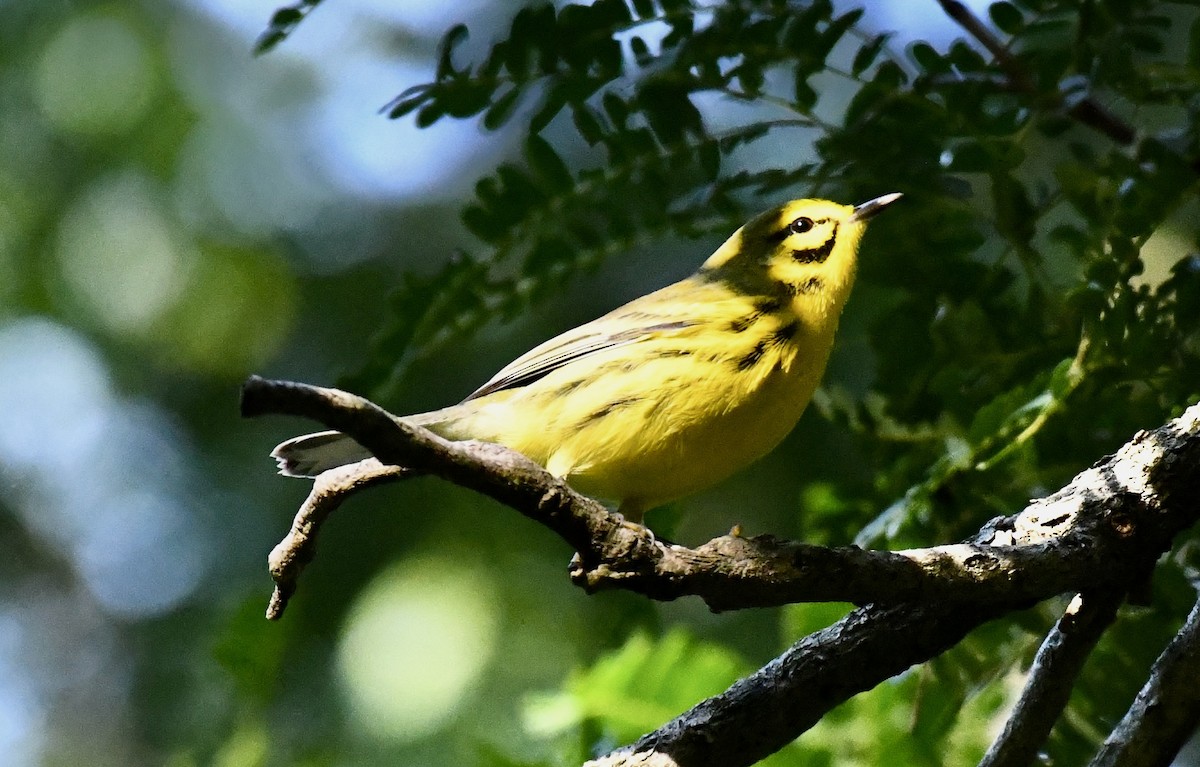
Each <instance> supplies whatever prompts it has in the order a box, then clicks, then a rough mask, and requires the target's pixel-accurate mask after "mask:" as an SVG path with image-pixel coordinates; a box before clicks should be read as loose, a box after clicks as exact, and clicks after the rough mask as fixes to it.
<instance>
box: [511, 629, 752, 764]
mask: <svg viewBox="0 0 1200 767" xmlns="http://www.w3.org/2000/svg"><path fill="white" fill-rule="evenodd" d="M749 670H750V669H749V666H748V664H747V663H746V662H745V661H744V660H742V659H741V658H740V657H738V656H737V655H736V654H735V653H733V652H732V651H730V650H728V649H726V648H725V647H723V646H721V645H718V644H715V643H712V642H704V641H701V640H697V639H695V638H693V637H692V636H690V635H689V634H688V633H687V632H686V631H684V630H683V629H674V630H672V631H671V632H669V633H668V634H666V635H665V636H663V637H661V638H658V639H654V638H651V637H650V636H648V635H646V634H645V633H637V634H634V635H633V636H632V637H630V638H629V640H628V641H626V642H625V644H624V646H622V647H621V648H620V649H618V650H616V651H614V652H611V653H608V654H606V655H604V656H602V657H601V658H600V659H599V660H597V661H596V663H595V664H593V665H592V666H591V667H590V668H588V669H585V670H583V671H581V672H577V673H575V674H572V675H571V678H570V679H569V680H568V681H567V683H566V685H565V689H564V690H563V691H562V692H559V693H550V694H544V695H540V696H536V697H534V698H532V699H531V700H530V701H529V703H528V704H527V705H526V711H525V720H526V723H527V725H526V726H527V727H528V728H529V729H531V730H533V731H535V732H541V733H548V732H554V731H562V730H564V729H567V728H571V727H579V726H580V725H581V724H582V723H583V722H585V721H587V720H593V721H595V722H596V723H597V724H599V725H600V727H601V728H602V729H603V730H604V732H606V733H608V734H609V735H610V736H611V737H612V738H614V739H615V740H617V741H619V742H627V741H631V740H633V739H634V738H636V737H637V736H639V735H641V734H643V733H645V732H649V731H650V730H653V729H654V728H656V727H658V726H659V725H661V724H662V723H663V722H665V721H667V720H668V719H670V718H671V717H673V716H675V715H677V714H679V713H681V712H683V711H686V710H687V709H688V708H689V707H691V706H693V705H695V704H696V703H698V702H700V701H701V700H703V699H704V698H707V697H710V696H712V695H715V694H717V693H719V692H721V691H723V690H724V689H726V688H727V687H728V686H729V685H731V684H733V683H734V682H735V681H737V679H738V678H740V677H741V676H743V675H745V674H746V673H748V672H749Z"/></svg>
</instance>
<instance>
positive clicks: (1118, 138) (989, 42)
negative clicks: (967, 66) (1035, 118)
mask: <svg viewBox="0 0 1200 767" xmlns="http://www.w3.org/2000/svg"><path fill="white" fill-rule="evenodd" d="M937 3H938V5H940V6H941V7H942V10H943V11H945V13H946V15H947V16H949V17H950V18H951V19H954V21H956V22H958V25H959V26H960V27H962V28H963V29H964V30H966V32H967V33H968V34H969V35H971V37H973V38H975V39H976V40H977V41H979V44H980V45H982V46H983V47H984V48H986V49H987V51H988V53H990V54H992V58H994V59H995V60H996V64H998V65H999V66H1000V68H1001V69H1002V70H1004V74H1005V75H1006V76H1007V77H1008V79H1009V80H1010V81H1011V82H1012V84H1013V86H1014V87H1016V88H1018V89H1019V90H1021V91H1024V92H1025V93H1027V94H1029V95H1031V96H1034V97H1039V98H1046V97H1049V98H1052V99H1053V103H1054V105H1055V106H1056V107H1063V108H1065V109H1066V111H1067V114H1069V115H1070V116H1071V117H1073V118H1074V119H1076V120H1077V121H1079V122H1080V123H1082V124H1084V125H1087V126H1088V127H1090V128H1092V129H1094V130H1097V131H1099V132H1100V133H1103V134H1104V135H1105V136H1108V137H1109V138H1110V139H1112V140H1113V141H1115V142H1117V143H1118V144H1120V145H1121V146H1129V145H1130V144H1132V143H1133V142H1134V140H1135V139H1136V138H1137V131H1135V130H1134V128H1133V126H1131V125H1129V123H1127V122H1125V121H1124V120H1122V119H1121V118H1119V117H1117V116H1116V115H1114V114H1113V113H1112V112H1110V111H1108V109H1106V108H1105V107H1104V106H1103V105H1102V104H1100V103H1099V102H1098V101H1096V100H1095V99H1094V98H1092V97H1091V96H1085V97H1083V98H1081V99H1079V100H1078V101H1074V100H1072V103H1071V104H1067V102H1066V99H1064V98H1063V95H1062V94H1061V93H1059V92H1057V91H1054V92H1053V93H1045V92H1043V91H1041V90H1039V88H1038V86H1037V83H1035V82H1034V80H1033V78H1032V77H1030V76H1029V73H1028V72H1027V71H1026V70H1025V67H1024V66H1022V65H1021V62H1020V61H1018V60H1017V57H1016V56H1014V55H1013V54H1012V52H1011V51H1009V49H1008V47H1007V46H1006V45H1004V43H1002V42H1000V40H999V39H998V38H997V37H996V36H995V35H994V34H992V30H991V29H989V28H988V26H987V25H986V24H984V23H983V22H982V21H981V20H980V19H979V17H978V16H976V15H975V14H974V13H972V12H971V9H970V8H968V7H967V6H965V5H963V4H962V3H961V2H959V0H937Z"/></svg>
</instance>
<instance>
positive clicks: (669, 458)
mask: <svg viewBox="0 0 1200 767" xmlns="http://www.w3.org/2000/svg"><path fill="white" fill-rule="evenodd" d="M685 297H687V298H688V300H694V301H695V303H692V304H691V305H690V306H689V307H688V309H687V316H688V317H689V324H687V325H686V326H685V327H681V328H677V329H673V330H672V331H670V332H662V333H660V334H657V335H654V336H652V337H649V338H646V339H643V340H641V341H639V342H636V343H633V344H630V345H627V346H621V347H616V348H613V349H611V350H608V351H605V352H602V353H599V354H594V355H592V356H590V357H589V358H588V364H587V365H582V364H579V365H567V366H564V367H562V368H560V369H558V370H555V371H554V372H552V373H550V374H549V375H547V376H545V377H544V378H542V379H540V380H538V381H537V382H535V383H533V384H531V385H529V386H526V387H522V388H519V389H514V390H508V391H502V392H497V393H496V394H492V395H489V396H487V397H484V398H483V399H481V400H480V401H479V405H478V407H477V408H476V411H475V414H474V417H473V419H472V423H471V424H470V425H469V429H470V431H471V432H472V433H474V434H476V435H477V436H478V437H479V438H483V439H489V440H492V441H497V442H500V443H502V444H504V445H506V446H508V447H511V448H513V449H515V450H518V451H520V452H522V453H524V454H526V455H528V456H529V457H530V458H533V459H534V460H535V461H537V462H539V463H541V464H543V465H544V466H545V467H546V468H547V469H548V470H549V471H550V472H552V473H553V474H556V475H558V476H561V477H564V478H565V479H567V481H568V482H570V483H571V484H572V486H574V487H576V488H577V489H579V490H580V491H581V492H584V493H587V494H589V495H596V496H599V497H602V498H608V499H616V500H619V501H621V504H622V508H624V509H625V510H626V512H627V513H634V512H633V511H632V510H634V509H649V508H653V507H654V506H656V505H658V504H660V503H663V502H666V501H669V500H671V499H674V498H677V497H680V496H683V495H687V494H689V493H691V492H694V491H695V490H698V489H700V488H703V487H706V486H708V485H711V484H713V483H714V482H717V481H719V480H721V479H724V478H725V477H727V476H729V475H730V474H732V473H734V472H735V471H737V470H738V469H740V468H742V467H743V466H745V465H746V464H748V463H750V462H752V461H754V460H756V459H757V458H759V457H761V456H763V455H764V454H766V453H767V452H769V451H770V450H771V449H772V448H773V447H774V446H775V445H777V444H778V443H779V442H780V441H781V440H782V439H783V438H784V437H785V436H786V435H787V433H788V432H789V431H790V430H791V428H792V427H793V426H794V425H795V423H796V421H797V420H798V419H799V417H800V415H801V413H802V412H803V411H804V409H805V407H806V406H807V405H808V402H809V400H810V399H811V397H812V393H813V391H814V390H815V389H816V387H817V385H818V383H819V382H820V378H821V375H822V373H823V372H824V369H825V363H826V361H827V359H828V356H829V350H830V348H831V346H832V341H833V332H832V331H833V327H832V325H831V324H830V323H819V324H814V323H811V322H805V321H804V320H803V319H802V318H800V317H798V316H796V315H795V314H794V313H793V312H792V311H791V306H790V303H788V302H785V301H784V300H781V299H775V300H769V299H764V298H762V297H755V296H744V295H739V294H737V293H736V292H735V291H731V290H729V289H728V288H727V287H726V286H722V285H719V284H717V285H712V284H703V283H699V282H689V281H685V282H684V283H679V284H677V285H674V286H671V287H670V288H667V289H665V290H664V291H660V292H659V294H651V296H647V297H646V299H643V301H649V302H652V303H655V304H657V305H658V306H659V309H660V310H661V309H662V307H663V306H664V305H667V306H670V305H674V304H675V302H676V301H678V300H680V299H683V298H685ZM676 308H678V307H677V306H676ZM637 310H638V309H637V307H634V311H637Z"/></svg>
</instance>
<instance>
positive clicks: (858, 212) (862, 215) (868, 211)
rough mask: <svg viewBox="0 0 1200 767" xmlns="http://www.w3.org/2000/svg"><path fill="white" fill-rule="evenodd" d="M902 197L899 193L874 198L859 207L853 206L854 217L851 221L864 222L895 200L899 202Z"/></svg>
mask: <svg viewBox="0 0 1200 767" xmlns="http://www.w3.org/2000/svg"><path fill="white" fill-rule="evenodd" d="M903 196H904V195H902V194H900V193H899V192H892V193H891V194H885V195H883V196H882V197H876V198H875V199H874V200H867V201H866V202H864V203H862V204H861V205H855V206H854V216H853V217H852V218H851V220H852V221H866V220H867V219H868V218H870V217H871V216H874V215H875V214H876V213H878V212H879V211H881V210H883V209H884V208H886V207H887V206H889V205H891V204H892V203H893V202H895V201H896V200H899V199H900V198H901V197H903Z"/></svg>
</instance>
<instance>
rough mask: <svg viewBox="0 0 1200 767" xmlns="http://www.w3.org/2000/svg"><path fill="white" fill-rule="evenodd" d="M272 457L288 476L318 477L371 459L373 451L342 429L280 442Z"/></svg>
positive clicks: (281, 472)
mask: <svg viewBox="0 0 1200 767" xmlns="http://www.w3.org/2000/svg"><path fill="white" fill-rule="evenodd" d="M271 457H272V458H274V459H275V460H276V461H278V462H279V473H280V474H282V475H284V476H285V477H315V476H317V475H318V474H320V473H321V472H325V471H329V470H330V469H336V468H337V467H339V466H345V465H346V464H349V463H357V462H358V461H362V460H365V459H367V458H370V457H371V451H369V450H367V449H366V448H365V447H363V446H362V445H360V444H358V443H357V442H355V441H354V440H353V439H352V438H351V437H347V436H346V435H345V434H342V433H341V432H340V431H319V432H316V433H315V434H302V435H301V436H299V437H292V438H291V439H289V440H288V441H287V442H283V443H280V444H279V445H278V446H277V447H276V448H275V449H274V450H272V451H271Z"/></svg>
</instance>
